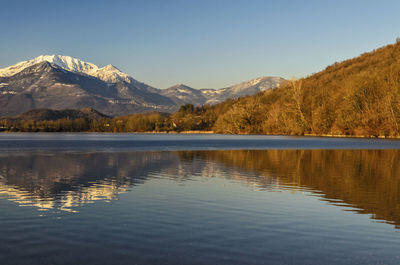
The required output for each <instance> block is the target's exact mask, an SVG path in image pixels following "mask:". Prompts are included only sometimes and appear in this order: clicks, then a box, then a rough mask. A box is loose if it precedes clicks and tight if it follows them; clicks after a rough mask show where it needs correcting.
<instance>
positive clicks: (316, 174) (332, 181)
mask: <svg viewBox="0 0 400 265" xmlns="http://www.w3.org/2000/svg"><path fill="white" fill-rule="evenodd" d="M197 156H199V157H203V158H204V159H207V160H212V161H218V162H220V163H223V164H225V165H227V166H231V167H237V168H241V169H245V170H248V171H253V172H257V173H258V174H260V176H259V177H257V178H251V179H248V178H246V175H243V174H242V175H240V177H239V178H240V180H241V181H246V182H249V181H250V182H257V184H258V185H259V186H260V187H261V188H268V186H269V183H271V179H274V181H273V183H279V184H280V185H285V186H292V187H294V188H307V189H312V190H315V191H318V192H322V195H323V196H324V197H325V198H326V200H328V201H330V202H332V203H337V200H340V201H343V202H345V203H346V204H348V205H351V206H353V207H356V208H358V209H359V210H357V211H358V212H360V213H368V214H372V215H373V217H374V218H376V219H382V220H386V221H388V222H393V223H395V224H396V225H397V226H399V225H400V151H398V150H253V151H245V150H241V151H214V152H197Z"/></svg>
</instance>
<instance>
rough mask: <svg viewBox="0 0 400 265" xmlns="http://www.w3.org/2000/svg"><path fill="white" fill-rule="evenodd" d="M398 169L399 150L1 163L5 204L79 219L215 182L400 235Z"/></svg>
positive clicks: (67, 157)
mask: <svg viewBox="0 0 400 265" xmlns="http://www.w3.org/2000/svg"><path fill="white" fill-rule="evenodd" d="M399 162H400V151H397V150H252V151H247V150H241V151H180V152H121V153H119V152H109V153H107V152H104V153H98V152H96V153H73V152H56V153H54V152H7V153H3V154H2V155H0V198H1V197H4V198H7V199H9V200H13V201H15V202H16V203H18V204H19V205H21V206H25V205H29V206H35V207H37V208H38V209H39V210H48V209H53V210H62V211H77V210H78V209H79V207H81V206H83V205H85V204H87V203H92V202H94V201H97V200H106V201H107V200H114V199H116V198H118V195H119V194H121V193H124V192H127V191H129V190H132V192H134V186H135V185H139V184H142V183H144V182H146V181H148V180H150V179H154V178H170V179H173V180H174V181H183V182H184V181H188V180H197V179H198V178H210V177H213V178H214V177H218V178H226V179H231V180H232V181H235V182H239V183H242V184H245V185H248V186H249V187H251V188H253V189H256V190H268V191H271V190H274V191H279V190H283V189H285V190H286V189H291V190H293V191H309V193H308V194H312V195H314V196H319V197H320V199H322V200H326V201H328V202H329V203H331V204H335V205H340V206H347V207H349V210H352V211H357V212H358V213H363V214H371V215H372V217H373V218H374V219H376V220H384V221H385V222H388V223H392V224H394V225H396V227H399V225H400V163H399Z"/></svg>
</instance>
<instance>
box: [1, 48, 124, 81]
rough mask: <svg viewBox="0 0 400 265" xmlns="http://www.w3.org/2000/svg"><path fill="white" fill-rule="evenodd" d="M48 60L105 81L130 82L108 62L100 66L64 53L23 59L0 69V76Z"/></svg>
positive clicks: (65, 68) (61, 66)
mask: <svg viewBox="0 0 400 265" xmlns="http://www.w3.org/2000/svg"><path fill="white" fill-rule="evenodd" d="M42 62H49V63H51V64H53V65H56V66H58V67H60V68H62V69H64V70H67V71H70V72H74V73H78V74H82V75H89V76H93V77H96V78H99V79H101V80H103V81H104V82H106V83H116V82H120V81H125V82H128V83H130V82H131V81H132V78H131V77H130V76H129V75H127V74H125V73H123V72H121V71H120V70H119V69H118V68H117V67H115V66H114V65H112V64H108V65H106V66H104V67H102V68H99V67H98V66H97V65H95V64H93V63H89V62H85V61H82V60H80V59H77V58H74V57H71V56H66V55H56V54H53V55H40V56H38V57H36V58H34V59H32V60H28V61H23V62H20V63H17V64H14V65H12V66H9V67H6V68H3V69H0V77H5V76H12V75H15V74H17V73H19V72H21V71H23V70H24V69H26V68H27V67H30V66H33V65H35V64H38V63H42Z"/></svg>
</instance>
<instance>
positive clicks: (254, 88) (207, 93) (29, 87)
mask: <svg viewBox="0 0 400 265" xmlns="http://www.w3.org/2000/svg"><path fill="white" fill-rule="evenodd" d="M282 81H284V79H283V78H280V77H261V78H257V79H253V80H250V81H247V82H243V83H240V84H237V85H234V86H231V87H227V88H223V89H200V90H197V89H194V88H191V87H188V86H185V85H183V84H178V85H175V86H172V87H170V88H167V89H158V88H154V87H151V86H149V85H147V84H145V83H142V82H139V81H137V80H135V79H134V78H132V77H131V76H129V75H128V74H126V73H123V72H121V71H120V70H119V69H118V68H117V67H115V66H113V65H106V66H104V67H98V66H97V65H95V64H92V63H88V62H84V61H82V60H79V59H76V58H72V57H69V56H62V55H41V56H39V57H36V58H34V59H32V60H29V61H23V62H20V63H17V64H15V65H12V66H9V67H6V68H3V69H0V116H13V115H17V114H20V113H23V112H26V111H29V110H31V109H38V108H48V109H82V108H93V109H96V110H98V111H100V112H102V113H104V114H107V115H112V116H116V115H126V114H131V113H140V112H146V111H159V112H169V113H171V112H174V111H176V110H177V109H178V108H179V106H180V105H183V104H187V103H191V104H193V105H196V106H200V105H203V104H216V103H219V102H222V101H224V100H226V99H229V98H238V97H243V96H246V95H253V94H255V93H257V92H260V91H264V90H267V89H271V88H275V87H278V86H279V84H280V83H281V82H282Z"/></svg>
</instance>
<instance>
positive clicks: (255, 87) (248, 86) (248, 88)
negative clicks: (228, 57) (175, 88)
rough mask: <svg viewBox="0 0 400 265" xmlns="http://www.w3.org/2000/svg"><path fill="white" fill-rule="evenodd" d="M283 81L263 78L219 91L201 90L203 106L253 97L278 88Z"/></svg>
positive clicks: (267, 77) (274, 78) (276, 78)
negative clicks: (203, 97)
mask: <svg viewBox="0 0 400 265" xmlns="http://www.w3.org/2000/svg"><path fill="white" fill-rule="evenodd" d="M284 80H285V79H283V78H282V77H276V76H263V77H259V78H256V79H252V80H249V81H245V82H242V83H239V84H236V85H233V86H230V87H226V88H221V89H201V90H200V91H201V92H202V94H203V95H204V96H205V97H206V98H207V101H206V102H205V104H210V105H213V104H217V103H220V102H222V101H224V100H227V99H232V98H239V97H244V96H249V95H254V94H256V93H258V92H261V91H265V90H267V89H273V88H276V87H279V85H280V83H282V82H283V81H284Z"/></svg>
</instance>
